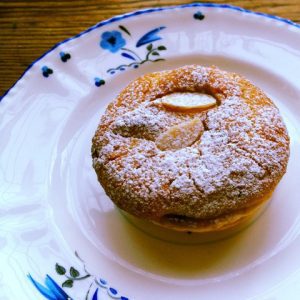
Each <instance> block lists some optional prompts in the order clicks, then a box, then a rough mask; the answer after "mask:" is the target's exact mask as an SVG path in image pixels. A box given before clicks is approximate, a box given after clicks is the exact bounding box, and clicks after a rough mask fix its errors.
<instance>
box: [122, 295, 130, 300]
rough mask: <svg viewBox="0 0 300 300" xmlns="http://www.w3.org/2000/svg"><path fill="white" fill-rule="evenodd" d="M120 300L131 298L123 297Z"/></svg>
mask: <svg viewBox="0 0 300 300" xmlns="http://www.w3.org/2000/svg"><path fill="white" fill-rule="evenodd" d="M120 300H129V298H127V297H124V296H121V298H120Z"/></svg>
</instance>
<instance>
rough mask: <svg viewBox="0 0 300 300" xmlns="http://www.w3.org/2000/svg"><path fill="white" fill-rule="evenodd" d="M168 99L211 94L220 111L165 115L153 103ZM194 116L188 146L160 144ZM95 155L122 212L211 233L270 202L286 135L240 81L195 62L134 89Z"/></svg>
mask: <svg viewBox="0 0 300 300" xmlns="http://www.w3.org/2000/svg"><path fill="white" fill-rule="evenodd" d="M174 92H199V93H207V94H210V95H212V96H214V97H215V98H216V99H217V102H218V105H217V106H215V107H213V108H210V109H208V110H204V111H193V112H188V113H187V112H178V111H172V110H168V109H166V108H165V107H164V106H163V105H161V103H160V102H159V99H160V98H161V97H163V96H165V95H167V94H171V93H174ZM195 118H197V119H200V120H201V121H202V122H203V128H204V132H203V133H202V134H201V137H200V138H199V139H198V140H197V141H195V142H194V143H193V144H192V145H190V146H189V147H183V148H181V149H174V150H172V149H171V150H170V149H168V150H165V151H163V150H160V149H159V148H158V147H157V145H156V144H155V141H156V139H157V137H158V136H159V135H160V134H161V133H163V132H166V131H167V130H168V129H169V128H170V127H171V126H177V125H178V124H181V123H184V122H189V121H191V120H193V119H195ZM92 157H93V166H94V168H95V171H96V173H97V175H98V180H99V182H100V183H101V184H102V186H103V188H104V190H105V191H106V193H107V195H108V196H109V197H110V198H111V199H112V201H113V202H114V203H115V204H116V205H117V206H118V207H120V208H121V209H122V210H125V211H127V212H128V213H130V214H132V215H134V216H136V217H138V218H142V219H145V220H149V221H152V222H155V223H157V224H161V225H162V226H166V227H168V228H170V227H173V228H174V229H176V230H182V229H184V230H190V231H210V230H211V231H213V230H218V226H219V228H221V227H223V228H227V227H230V226H232V225H234V224H235V223H237V222H238V220H239V219H240V220H242V219H243V218H244V217H245V216H246V215H247V214H249V215H250V214H251V215H252V212H254V211H255V209H256V208H257V207H259V206H260V205H261V204H262V203H263V202H264V201H266V198H267V197H268V195H270V194H271V193H272V192H273V190H274V188H275V187H276V185H277V184H278V182H279V180H280V179H281V177H282V176H283V175H284V173H285V171H286V167H287V162H288V157H289V137H288V134H287V130H286V127H285V125H284V123H283V121H282V119H281V117H280V115H279V112H278V109H277V108H276V106H275V105H274V104H273V102H272V101H271V100H270V99H269V98H268V97H267V96H266V95H265V94H264V93H263V92H262V91H261V90H260V89H259V88H257V87H255V86H254V85H253V84H251V83H250V82H249V81H248V80H246V79H245V78H243V77H241V76H240V75H237V74H234V73H229V72H225V71H222V70H220V69H217V68H215V67H212V68H206V67H201V66H197V65H191V66H184V67H181V68H178V69H175V70H171V71H163V72H157V73H152V74H148V75H145V76H142V77H140V78H138V79H136V80H135V81H133V82H132V83H130V84H129V85H128V86H127V87H126V88H125V89H124V90H123V91H122V92H121V93H120V95H119V96H118V97H117V99H116V100H115V101H113V102H112V103H111V104H110V105H109V106H108V108H107V110H106V112H105V114H104V115H103V116H102V118H101V122H100V124H99V126H98V129H97V131H96V133H95V136H94V138H93V145H92ZM239 216H240V217H239ZM213 224H215V225H213ZM216 224H219V225H218V226H217V225H216Z"/></svg>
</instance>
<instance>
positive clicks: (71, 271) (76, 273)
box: [70, 267, 80, 278]
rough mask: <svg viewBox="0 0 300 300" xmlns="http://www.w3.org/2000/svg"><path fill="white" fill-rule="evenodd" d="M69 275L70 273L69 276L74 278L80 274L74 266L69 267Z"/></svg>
mask: <svg viewBox="0 0 300 300" xmlns="http://www.w3.org/2000/svg"><path fill="white" fill-rule="evenodd" d="M70 275H71V277H73V278H76V277H78V276H79V275H80V273H79V272H78V271H77V270H76V269H75V268H73V267H71V268H70Z"/></svg>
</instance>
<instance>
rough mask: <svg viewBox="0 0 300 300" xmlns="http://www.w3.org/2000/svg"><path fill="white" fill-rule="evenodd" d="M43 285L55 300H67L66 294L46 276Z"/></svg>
mask: <svg viewBox="0 0 300 300" xmlns="http://www.w3.org/2000/svg"><path fill="white" fill-rule="evenodd" d="M45 284H46V285H47V286H48V288H49V289H50V290H51V291H52V292H53V293H54V295H55V296H56V299H57V300H68V299H70V297H69V296H68V295H67V294H66V292H65V291H64V290H63V289H62V288H61V287H60V286H59V285H58V284H57V283H56V282H55V281H54V280H53V279H52V278H51V277H50V276H49V275H48V274H47V275H46V280H45Z"/></svg>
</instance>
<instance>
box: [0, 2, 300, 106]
mask: <svg viewBox="0 0 300 300" xmlns="http://www.w3.org/2000/svg"><path fill="white" fill-rule="evenodd" d="M191 7H210V8H221V9H228V10H232V11H237V12H242V13H247V14H250V15H256V16H260V17H262V18H268V19H272V20H274V21H278V22H282V23H285V24H287V25H289V26H292V27H293V28H297V29H299V30H300V24H298V23H295V22H293V21H291V20H289V19H286V18H282V17H279V16H276V15H272V14H268V13H262V12H256V11H253V10H249V9H246V8H242V7H240V6H236V5H231V4H219V3H207V2H205V3H189V4H182V5H171V6H161V7H150V8H145V9H140V10H134V11H131V12H128V13H124V14H120V15H115V16H113V17H111V18H109V19H105V20H103V21H100V22H98V23H97V24H95V25H93V26H91V27H89V28H87V29H85V30H84V31H81V32H80V33H78V34H76V35H74V36H72V37H69V38H67V39H65V40H62V41H60V42H58V43H56V44H54V45H53V46H52V47H51V48H49V49H48V50H47V51H46V52H44V53H43V54H42V55H41V56H39V57H38V58H37V59H35V60H34V61H33V62H31V63H30V64H29V65H28V66H27V68H26V69H25V70H24V71H23V73H22V74H21V75H20V76H19V78H18V79H17V80H16V81H15V83H13V84H12V86H11V87H10V88H8V89H7V90H6V91H5V92H4V93H3V95H0V102H1V101H2V100H3V99H4V97H6V96H7V95H8V94H9V92H10V91H11V90H12V89H13V88H14V87H15V86H16V85H17V83H18V82H19V81H20V80H21V79H22V78H23V77H24V76H25V75H26V73H27V72H28V71H29V70H30V69H31V68H32V67H33V66H34V65H35V64H36V63H37V62H38V61H40V60H41V59H42V58H43V57H45V56H46V55H47V54H49V53H51V52H52V51H53V50H55V49H56V48H58V47H59V46H60V45H62V44H65V43H67V42H69V41H71V40H75V39H77V38H79V37H81V36H83V35H85V34H87V33H89V32H90V31H93V30H95V29H97V28H100V27H102V26H105V25H108V24H111V23H114V22H117V21H120V20H124V19H127V18H130V17H134V16H138V15H142V14H149V13H152V12H158V11H168V10H173V9H184V8H191ZM299 32H300V31H299Z"/></svg>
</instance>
